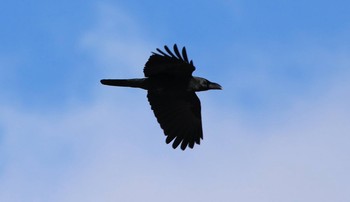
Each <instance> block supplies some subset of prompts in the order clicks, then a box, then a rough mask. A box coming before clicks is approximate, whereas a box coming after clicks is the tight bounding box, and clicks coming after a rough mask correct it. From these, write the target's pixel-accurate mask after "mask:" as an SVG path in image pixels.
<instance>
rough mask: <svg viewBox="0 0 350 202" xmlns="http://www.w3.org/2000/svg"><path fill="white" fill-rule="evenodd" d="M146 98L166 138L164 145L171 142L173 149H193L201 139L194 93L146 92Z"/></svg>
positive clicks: (199, 116) (198, 113)
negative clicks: (179, 147)
mask: <svg viewBox="0 0 350 202" xmlns="http://www.w3.org/2000/svg"><path fill="white" fill-rule="evenodd" d="M147 98H148V101H149V103H150V104H151V107H152V110H153V112H154V115H155V116H156V117H157V120H158V122H159V124H160V126H161V127H162V129H163V130H164V134H165V135H166V136H167V138H166V143H167V144H169V143H170V142H171V141H173V140H174V142H173V145H172V146H173V148H174V149H175V148H176V147H178V146H179V145H180V144H181V149H182V150H185V149H186V147H187V146H188V147H190V148H193V146H194V144H195V143H196V144H200V139H203V131H202V118H201V104H200V101H199V99H198V97H197V95H196V94H195V93H194V92H183V93H177V94H176V93H175V94H171V93H166V94H165V93H160V92H157V91H148V94H147Z"/></svg>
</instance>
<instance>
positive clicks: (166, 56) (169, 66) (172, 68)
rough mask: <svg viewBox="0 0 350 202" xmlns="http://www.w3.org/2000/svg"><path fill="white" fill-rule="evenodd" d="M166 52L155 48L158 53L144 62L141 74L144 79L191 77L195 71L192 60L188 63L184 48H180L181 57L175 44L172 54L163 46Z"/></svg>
mask: <svg viewBox="0 0 350 202" xmlns="http://www.w3.org/2000/svg"><path fill="white" fill-rule="evenodd" d="M164 49H165V51H166V52H163V51H162V50H160V49H158V48H157V51H158V53H154V52H153V55H151V57H150V58H149V59H148V61H147V62H146V65H145V68H144V69H143V72H144V74H145V76H146V77H153V76H158V75H171V76H180V77H189V76H192V72H193V71H194V70H195V67H194V65H193V62H192V60H191V61H189V60H188V57H187V53H186V48H185V47H183V48H182V55H181V54H180V52H179V49H178V48H177V46H176V44H175V45H174V52H175V54H174V53H173V52H171V50H170V49H169V48H168V47H167V46H164Z"/></svg>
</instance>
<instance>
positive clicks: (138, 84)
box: [101, 79, 147, 89]
mask: <svg viewBox="0 0 350 202" xmlns="http://www.w3.org/2000/svg"><path fill="white" fill-rule="evenodd" d="M101 83H102V84H104V85H108V86H122V87H133V88H143V89H147V86H146V79H102V80H101Z"/></svg>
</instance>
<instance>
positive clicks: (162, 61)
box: [101, 44, 221, 150]
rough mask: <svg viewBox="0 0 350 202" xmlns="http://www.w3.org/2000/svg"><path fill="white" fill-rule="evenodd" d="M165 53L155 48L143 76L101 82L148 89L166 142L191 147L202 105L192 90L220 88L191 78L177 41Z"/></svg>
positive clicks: (189, 64) (197, 140) (197, 138)
mask: <svg viewBox="0 0 350 202" xmlns="http://www.w3.org/2000/svg"><path fill="white" fill-rule="evenodd" d="M164 49H165V51H166V52H164V51H162V50H160V49H156V50H157V51H158V52H153V54H152V55H151V56H150V58H149V59H148V61H147V62H146V64H145V67H144V69H143V72H144V74H145V77H146V78H140V79H103V80H101V83H102V84H105V85H111V86H125V87H134V88H142V89H145V90H147V98H148V101H149V103H150V105H151V108H152V110H153V112H154V115H155V116H156V118H157V121H158V123H159V124H160V126H161V128H162V129H163V131H164V134H165V135H166V136H167V138H166V143H167V144H169V143H170V142H173V143H172V146H173V148H174V149H175V148H177V147H178V146H179V145H181V146H180V148H181V149H182V150H185V149H186V147H190V148H193V147H194V144H200V140H201V139H203V130H202V118H201V104H200V100H199V98H198V97H197V95H196V93H195V92H198V91H205V90H210V89H221V86H220V85H219V84H217V83H213V82H210V81H208V80H207V79H204V78H200V77H193V76H192V72H193V71H194V70H195V67H194V65H193V62H192V60H191V61H189V60H188V57H187V53H186V48H185V47H183V48H182V51H181V53H182V54H181V53H180V51H179V49H178V48H177V46H176V44H175V45H174V53H175V54H174V53H173V52H172V51H171V50H170V49H169V48H168V47H167V46H164Z"/></svg>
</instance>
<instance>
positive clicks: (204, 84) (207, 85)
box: [192, 77, 222, 91]
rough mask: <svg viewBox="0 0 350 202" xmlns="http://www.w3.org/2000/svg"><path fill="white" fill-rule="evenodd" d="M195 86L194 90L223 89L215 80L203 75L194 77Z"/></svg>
mask: <svg viewBox="0 0 350 202" xmlns="http://www.w3.org/2000/svg"><path fill="white" fill-rule="evenodd" d="M193 78H194V79H193V81H194V82H193V85H192V86H193V88H194V91H205V90H222V87H221V86H220V85H219V84H217V83H214V82H211V81H209V80H207V79H204V78H201V77H193Z"/></svg>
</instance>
